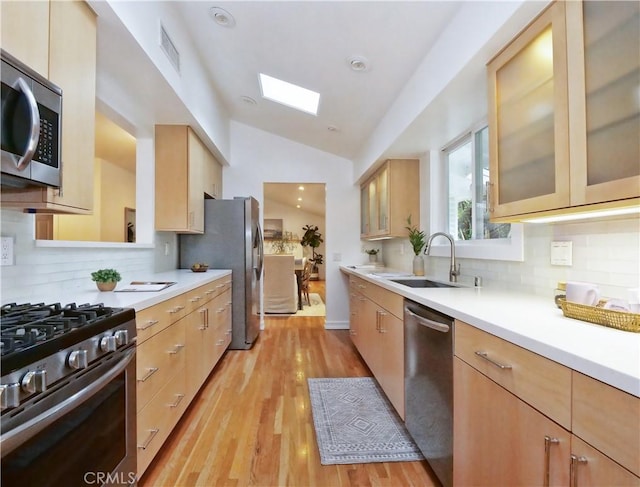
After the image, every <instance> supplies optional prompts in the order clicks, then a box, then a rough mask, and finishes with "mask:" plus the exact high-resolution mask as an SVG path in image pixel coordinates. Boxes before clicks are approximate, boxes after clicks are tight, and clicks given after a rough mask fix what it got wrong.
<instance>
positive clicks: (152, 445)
mask: <svg viewBox="0 0 640 487" xmlns="http://www.w3.org/2000/svg"><path fill="white" fill-rule="evenodd" d="M231 304H232V303H231V276H226V277H222V278H220V279H217V280H215V281H212V282H210V283H208V284H205V285H202V286H200V287H198V288H196V289H194V290H192V291H189V292H186V293H183V294H181V295H179V296H175V297H173V298H169V299H167V300H166V301H164V302H162V303H159V304H157V305H155V306H152V307H150V308H147V309H144V310H141V311H140V312H138V313H137V315H136V321H137V328H138V342H137V350H136V351H137V359H136V379H137V387H136V394H137V398H136V399H137V444H138V478H140V477H141V476H142V474H143V473H144V472H145V470H146V469H147V467H148V466H149V464H150V463H151V461H152V460H153V458H154V457H155V455H156V454H157V453H158V451H159V449H160V448H161V447H162V444H163V443H164V441H165V440H166V439H167V438H168V436H169V434H170V433H171V431H172V430H173V428H174V426H175V425H176V423H177V422H178V420H179V419H180V417H181V416H182V414H183V413H184V411H185V410H186V408H187V406H188V405H189V403H190V402H191V400H192V399H193V397H194V396H195V394H196V393H197V392H198V390H199V389H200V387H202V384H203V383H204V382H205V380H206V379H207V377H208V376H209V374H210V373H211V371H212V370H213V368H214V367H215V365H216V364H217V362H218V361H219V360H220V358H221V357H222V355H223V353H224V351H225V350H226V349H227V347H228V346H229V343H230V342H231Z"/></svg>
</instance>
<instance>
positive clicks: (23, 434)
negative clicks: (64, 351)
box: [0, 347, 136, 457]
mask: <svg viewBox="0 0 640 487" xmlns="http://www.w3.org/2000/svg"><path fill="white" fill-rule="evenodd" d="M135 353H136V349H135V347H133V348H131V349H130V350H129V351H128V352H126V354H125V356H124V357H123V358H122V359H121V360H120V361H119V362H118V363H117V364H115V365H114V366H113V367H112V368H111V369H110V370H109V372H107V373H106V374H105V375H103V376H102V377H100V378H99V379H98V380H96V381H95V382H93V383H91V384H90V385H88V386H87V387H85V388H84V389H82V390H80V391H78V392H76V393H75V394H74V395H73V396H71V397H69V398H67V399H65V400H64V401H62V402H61V403H60V404H57V405H56V406H54V407H52V408H51V409H49V410H47V411H45V412H44V413H42V414H40V415H38V416H36V417H35V418H32V419H30V420H29V421H27V422H26V423H24V424H22V425H20V426H18V427H17V428H15V429H13V430H11V431H9V432H7V433H5V434H3V435H2V437H1V438H0V448H1V450H2V457H4V456H5V455H7V454H8V453H11V452H12V451H13V450H15V449H16V448H17V447H18V446H20V445H21V444H23V443H24V442H26V441H28V440H29V439H31V438H33V437H34V436H35V435H36V434H38V433H39V432H40V431H42V430H43V429H45V428H46V427H47V426H49V425H50V424H52V423H53V422H54V421H57V420H58V419H60V418H61V417H62V416H64V415H65V414H67V413H68V412H69V411H71V410H72V409H73V408H75V407H76V406H78V405H79V404H81V403H83V402H84V401H86V400H87V399H89V398H90V397H91V396H93V395H95V394H96V393H97V392H98V391H99V390H100V389H102V388H103V387H104V386H106V385H107V384H108V383H109V382H111V381H112V380H113V379H114V378H115V377H116V376H117V375H118V374H120V373H122V371H123V370H125V369H126V368H127V366H128V365H129V363H130V362H131V360H132V359H133V357H134V355H135Z"/></svg>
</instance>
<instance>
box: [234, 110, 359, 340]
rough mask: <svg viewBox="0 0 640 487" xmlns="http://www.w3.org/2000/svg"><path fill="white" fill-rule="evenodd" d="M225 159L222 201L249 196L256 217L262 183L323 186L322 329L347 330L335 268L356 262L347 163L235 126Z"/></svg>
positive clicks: (354, 204)
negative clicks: (253, 200)
mask: <svg viewBox="0 0 640 487" xmlns="http://www.w3.org/2000/svg"><path fill="white" fill-rule="evenodd" d="M231 159H232V165H231V166H228V167H225V168H224V169H223V178H224V197H225V198H232V197H234V196H253V197H254V198H256V199H257V200H258V201H259V202H260V206H261V212H262V207H263V206H264V198H263V183H264V182H265V181H266V182H282V183H297V182H301V181H302V182H306V183H325V184H326V188H327V206H326V208H327V212H326V217H325V218H326V220H325V221H326V225H327V226H326V233H325V234H324V237H325V242H324V243H325V249H326V253H325V263H324V268H325V272H326V290H327V318H326V319H327V321H326V327H327V328H337V327H345V326H347V324H348V320H349V301H348V292H347V284H346V279H345V278H344V276H343V274H342V273H341V272H340V270H339V266H340V265H342V264H345V265H348V264H351V263H352V262H354V261H356V259H362V253H361V252H360V242H359V236H360V199H359V198H360V191H359V189H358V188H357V187H355V186H354V185H353V182H352V181H353V167H352V163H351V161H349V160H347V159H343V158H341V157H337V156H334V155H332V154H328V153H326V152H322V151H319V150H317V149H313V148H311V147H308V146H305V145H302V144H298V143H295V142H292V141H290V140H288V139H284V138H282V137H278V136H275V135H273V134H270V133H267V132H264V131H261V130H257V129H255V128H252V127H249V126H247V125H244V124H241V123H237V122H232V123H231ZM262 218H263V216H262V214H261V219H262ZM358 262H360V260H358Z"/></svg>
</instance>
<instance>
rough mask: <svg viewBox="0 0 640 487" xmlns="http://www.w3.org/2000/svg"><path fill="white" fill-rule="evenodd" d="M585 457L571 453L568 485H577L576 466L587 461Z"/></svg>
mask: <svg viewBox="0 0 640 487" xmlns="http://www.w3.org/2000/svg"><path fill="white" fill-rule="evenodd" d="M587 462H588V460H587V458H586V457H582V456H580V457H579V456H577V455H574V454H573V453H572V454H571V465H570V467H569V486H570V487H578V466H579V465H580V464H583V465H584V464H585V463H587Z"/></svg>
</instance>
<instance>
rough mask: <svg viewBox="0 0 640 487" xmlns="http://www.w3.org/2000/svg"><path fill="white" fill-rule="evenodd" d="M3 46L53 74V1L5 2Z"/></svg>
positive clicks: (3, 5) (41, 70)
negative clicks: (50, 47) (51, 48)
mask: <svg viewBox="0 0 640 487" xmlns="http://www.w3.org/2000/svg"><path fill="white" fill-rule="evenodd" d="M0 17H2V49H4V50H5V51H7V52H8V53H9V54H11V55H13V56H14V57H16V58H17V59H19V60H20V61H22V62H23V63H25V64H26V65H27V66H29V67H30V68H32V69H34V70H35V71H36V72H38V73H39V74H41V75H42V76H44V77H45V78H46V77H47V75H48V74H49V1H48V0H44V1H43V0H40V1H32V2H17V1H16V2H4V1H3V2H2V15H1V16H0Z"/></svg>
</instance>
